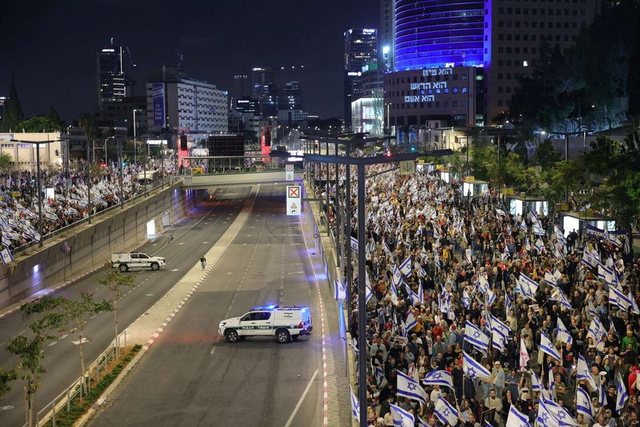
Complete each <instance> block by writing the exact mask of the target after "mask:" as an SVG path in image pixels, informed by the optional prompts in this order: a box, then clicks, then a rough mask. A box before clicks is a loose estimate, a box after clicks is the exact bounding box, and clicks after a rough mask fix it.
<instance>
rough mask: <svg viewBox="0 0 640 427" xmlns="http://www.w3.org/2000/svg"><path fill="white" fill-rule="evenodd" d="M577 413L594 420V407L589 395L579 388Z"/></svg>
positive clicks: (577, 389) (577, 390)
mask: <svg viewBox="0 0 640 427" xmlns="http://www.w3.org/2000/svg"><path fill="white" fill-rule="evenodd" d="M576 412H577V413H579V414H583V415H585V416H587V417H589V418H590V419H593V406H592V405H591V398H590V396H589V393H587V392H586V391H585V389H583V388H582V387H579V386H578V387H577V388H576Z"/></svg>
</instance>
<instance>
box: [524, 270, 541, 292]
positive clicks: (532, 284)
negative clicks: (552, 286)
mask: <svg viewBox="0 0 640 427" xmlns="http://www.w3.org/2000/svg"><path fill="white" fill-rule="evenodd" d="M520 286H522V287H525V286H526V287H528V289H529V293H530V294H531V295H535V294H536V292H538V287H539V286H540V285H538V282H536V281H535V280H533V279H532V278H531V277H529V276H527V275H526V274H524V273H520Z"/></svg>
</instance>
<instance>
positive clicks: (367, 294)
mask: <svg viewBox="0 0 640 427" xmlns="http://www.w3.org/2000/svg"><path fill="white" fill-rule="evenodd" d="M371 297H373V292H371V289H369V287H368V286H365V299H366V301H367V304H368V303H369V300H370V299H371Z"/></svg>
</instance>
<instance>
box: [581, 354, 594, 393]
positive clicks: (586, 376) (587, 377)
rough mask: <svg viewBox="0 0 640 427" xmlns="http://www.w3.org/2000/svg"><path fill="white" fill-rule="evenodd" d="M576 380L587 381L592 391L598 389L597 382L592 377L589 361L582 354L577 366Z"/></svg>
mask: <svg viewBox="0 0 640 427" xmlns="http://www.w3.org/2000/svg"><path fill="white" fill-rule="evenodd" d="M576 379H577V380H578V381H586V382H587V383H588V384H589V387H590V388H591V389H592V390H596V388H597V387H596V382H595V380H594V379H593V376H592V375H591V371H590V370H589V366H588V365H587V361H586V360H585V358H584V356H582V355H581V354H579V355H578V363H577V364H576Z"/></svg>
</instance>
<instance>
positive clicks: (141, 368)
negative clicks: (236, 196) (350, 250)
mask: <svg viewBox="0 0 640 427" xmlns="http://www.w3.org/2000/svg"><path fill="white" fill-rule="evenodd" d="M284 194H285V187H284V185H268V186H265V185H263V186H261V188H260V190H259V192H258V194H257V198H256V200H255V203H254V204H253V209H252V211H251V213H250V215H249V217H248V219H247V221H246V222H245V224H244V226H243V227H242V228H241V229H240V231H239V232H238V234H237V235H236V238H235V239H234V240H233V241H232V243H231V244H230V245H229V246H228V247H227V249H226V251H225V252H224V254H223V255H222V257H221V258H220V260H219V261H218V263H217V264H216V266H215V267H214V268H213V270H212V271H211V272H210V273H209V275H208V276H207V278H206V279H205V280H204V282H203V283H202V284H201V285H200V287H199V288H198V290H197V291H196V292H195V293H194V294H193V296H192V297H191V298H190V299H189V300H188V302H187V303H186V304H185V306H184V307H183V308H182V309H181V310H180V311H179V313H178V314H177V315H176V317H175V318H174V319H173V320H172V322H171V323H170V324H169V325H168V326H167V327H166V328H165V330H164V332H163V333H162V334H161V335H160V337H159V338H157V339H156V341H155V343H154V344H153V346H151V348H150V349H149V350H148V352H147V353H146V354H145V355H144V356H143V357H142V359H141V360H140V362H139V363H138V365H137V366H136V367H135V368H134V369H133V371H132V372H131V374H130V375H128V376H127V377H126V379H125V380H124V381H123V383H122V384H121V386H120V388H119V389H118V391H116V393H115V394H114V395H112V397H111V398H110V401H109V402H107V404H106V405H105V406H104V409H101V410H100V411H99V412H98V414H97V416H96V417H95V418H94V419H93V421H92V423H91V425H92V426H94V427H103V426H154V427H160V426H289V425H290V426H319V425H322V400H323V399H322V363H321V354H322V350H321V338H320V315H319V313H320V311H319V307H318V290H317V288H316V285H315V281H314V271H313V267H312V265H311V260H310V257H309V255H308V254H307V249H306V245H305V241H304V240H303V234H302V230H301V221H302V220H303V218H304V217H296V216H286V215H285V212H284V207H285V198H284ZM268 303H276V304H287V305H293V304H296V305H309V306H311V310H312V315H313V322H314V333H313V334H312V335H311V337H303V338H300V339H299V340H298V341H294V342H291V343H289V344H277V343H276V342H275V340H274V339H273V338H271V337H261V338H247V339H246V340H244V341H240V342H238V343H235V344H230V343H227V342H226V341H225V340H224V338H223V337H219V336H218V333H217V330H218V323H219V322H220V321H221V320H223V319H225V318H228V317H234V316H240V315H242V314H244V313H245V312H246V311H247V310H248V309H249V308H250V307H251V306H253V305H261V304H268Z"/></svg>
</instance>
